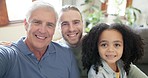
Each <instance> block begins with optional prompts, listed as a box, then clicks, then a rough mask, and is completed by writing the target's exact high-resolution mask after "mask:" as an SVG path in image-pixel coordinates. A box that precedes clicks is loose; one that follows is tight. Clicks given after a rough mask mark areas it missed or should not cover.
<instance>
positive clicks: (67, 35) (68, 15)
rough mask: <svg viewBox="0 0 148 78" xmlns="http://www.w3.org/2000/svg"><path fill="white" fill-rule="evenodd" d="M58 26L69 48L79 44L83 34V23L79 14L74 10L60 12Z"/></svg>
mask: <svg viewBox="0 0 148 78" xmlns="http://www.w3.org/2000/svg"><path fill="white" fill-rule="evenodd" d="M59 24H60V27H61V33H62V36H63V38H64V39H65V41H66V42H67V43H68V44H69V45H70V46H76V45H77V44H79V42H80V40H81V37H82V33H83V21H82V17H81V15H80V13H79V12H78V11H75V10H68V11H65V12H62V13H61V14H60V20H59Z"/></svg>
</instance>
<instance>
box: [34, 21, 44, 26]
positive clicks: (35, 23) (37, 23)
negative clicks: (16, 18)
mask: <svg viewBox="0 0 148 78" xmlns="http://www.w3.org/2000/svg"><path fill="white" fill-rule="evenodd" d="M32 23H33V24H34V25H40V24H42V22H41V21H32Z"/></svg>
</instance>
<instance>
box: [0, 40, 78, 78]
mask: <svg viewBox="0 0 148 78" xmlns="http://www.w3.org/2000/svg"><path fill="white" fill-rule="evenodd" d="M24 39H25V38H22V39H21V40H19V41H18V42H16V43H13V44H12V46H10V47H0V78H79V71H78V67H77V64H76V60H75V58H74V55H73V54H72V52H71V50H69V49H68V48H66V47H62V46H60V45H59V44H57V43H54V42H51V43H50V45H49V46H48V49H47V51H46V53H45V54H44V56H43V57H42V59H41V60H40V61H38V60H37V58H36V57H35V55H34V54H33V53H32V52H31V51H30V50H29V49H28V47H27V46H26V44H25V43H24V42H23V40H24Z"/></svg>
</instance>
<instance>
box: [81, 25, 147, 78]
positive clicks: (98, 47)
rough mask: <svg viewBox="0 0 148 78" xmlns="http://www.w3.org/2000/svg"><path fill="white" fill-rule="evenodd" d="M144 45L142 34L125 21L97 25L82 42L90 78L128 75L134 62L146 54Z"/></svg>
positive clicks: (83, 60)
mask: <svg viewBox="0 0 148 78" xmlns="http://www.w3.org/2000/svg"><path fill="white" fill-rule="evenodd" d="M143 46H144V44H143V42H142V39H141V37H140V36H139V35H137V34H136V33H135V32H134V31H132V30H131V29H130V28H129V27H128V26H126V25H124V24H117V23H114V24H111V25H107V24H105V23H101V24H98V25H96V26H95V27H93V28H92V29H91V31H90V32H89V33H88V34H87V35H86V36H85V37H84V38H83V43H82V62H83V66H84V69H87V70H88V78H127V75H128V73H129V70H130V65H131V64H132V63H135V62H136V61H137V60H138V59H140V58H141V56H142V55H143V52H144V50H143Z"/></svg>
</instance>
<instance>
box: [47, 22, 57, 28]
mask: <svg viewBox="0 0 148 78" xmlns="http://www.w3.org/2000/svg"><path fill="white" fill-rule="evenodd" d="M47 26H48V27H55V25H54V24H52V23H47Z"/></svg>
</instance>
